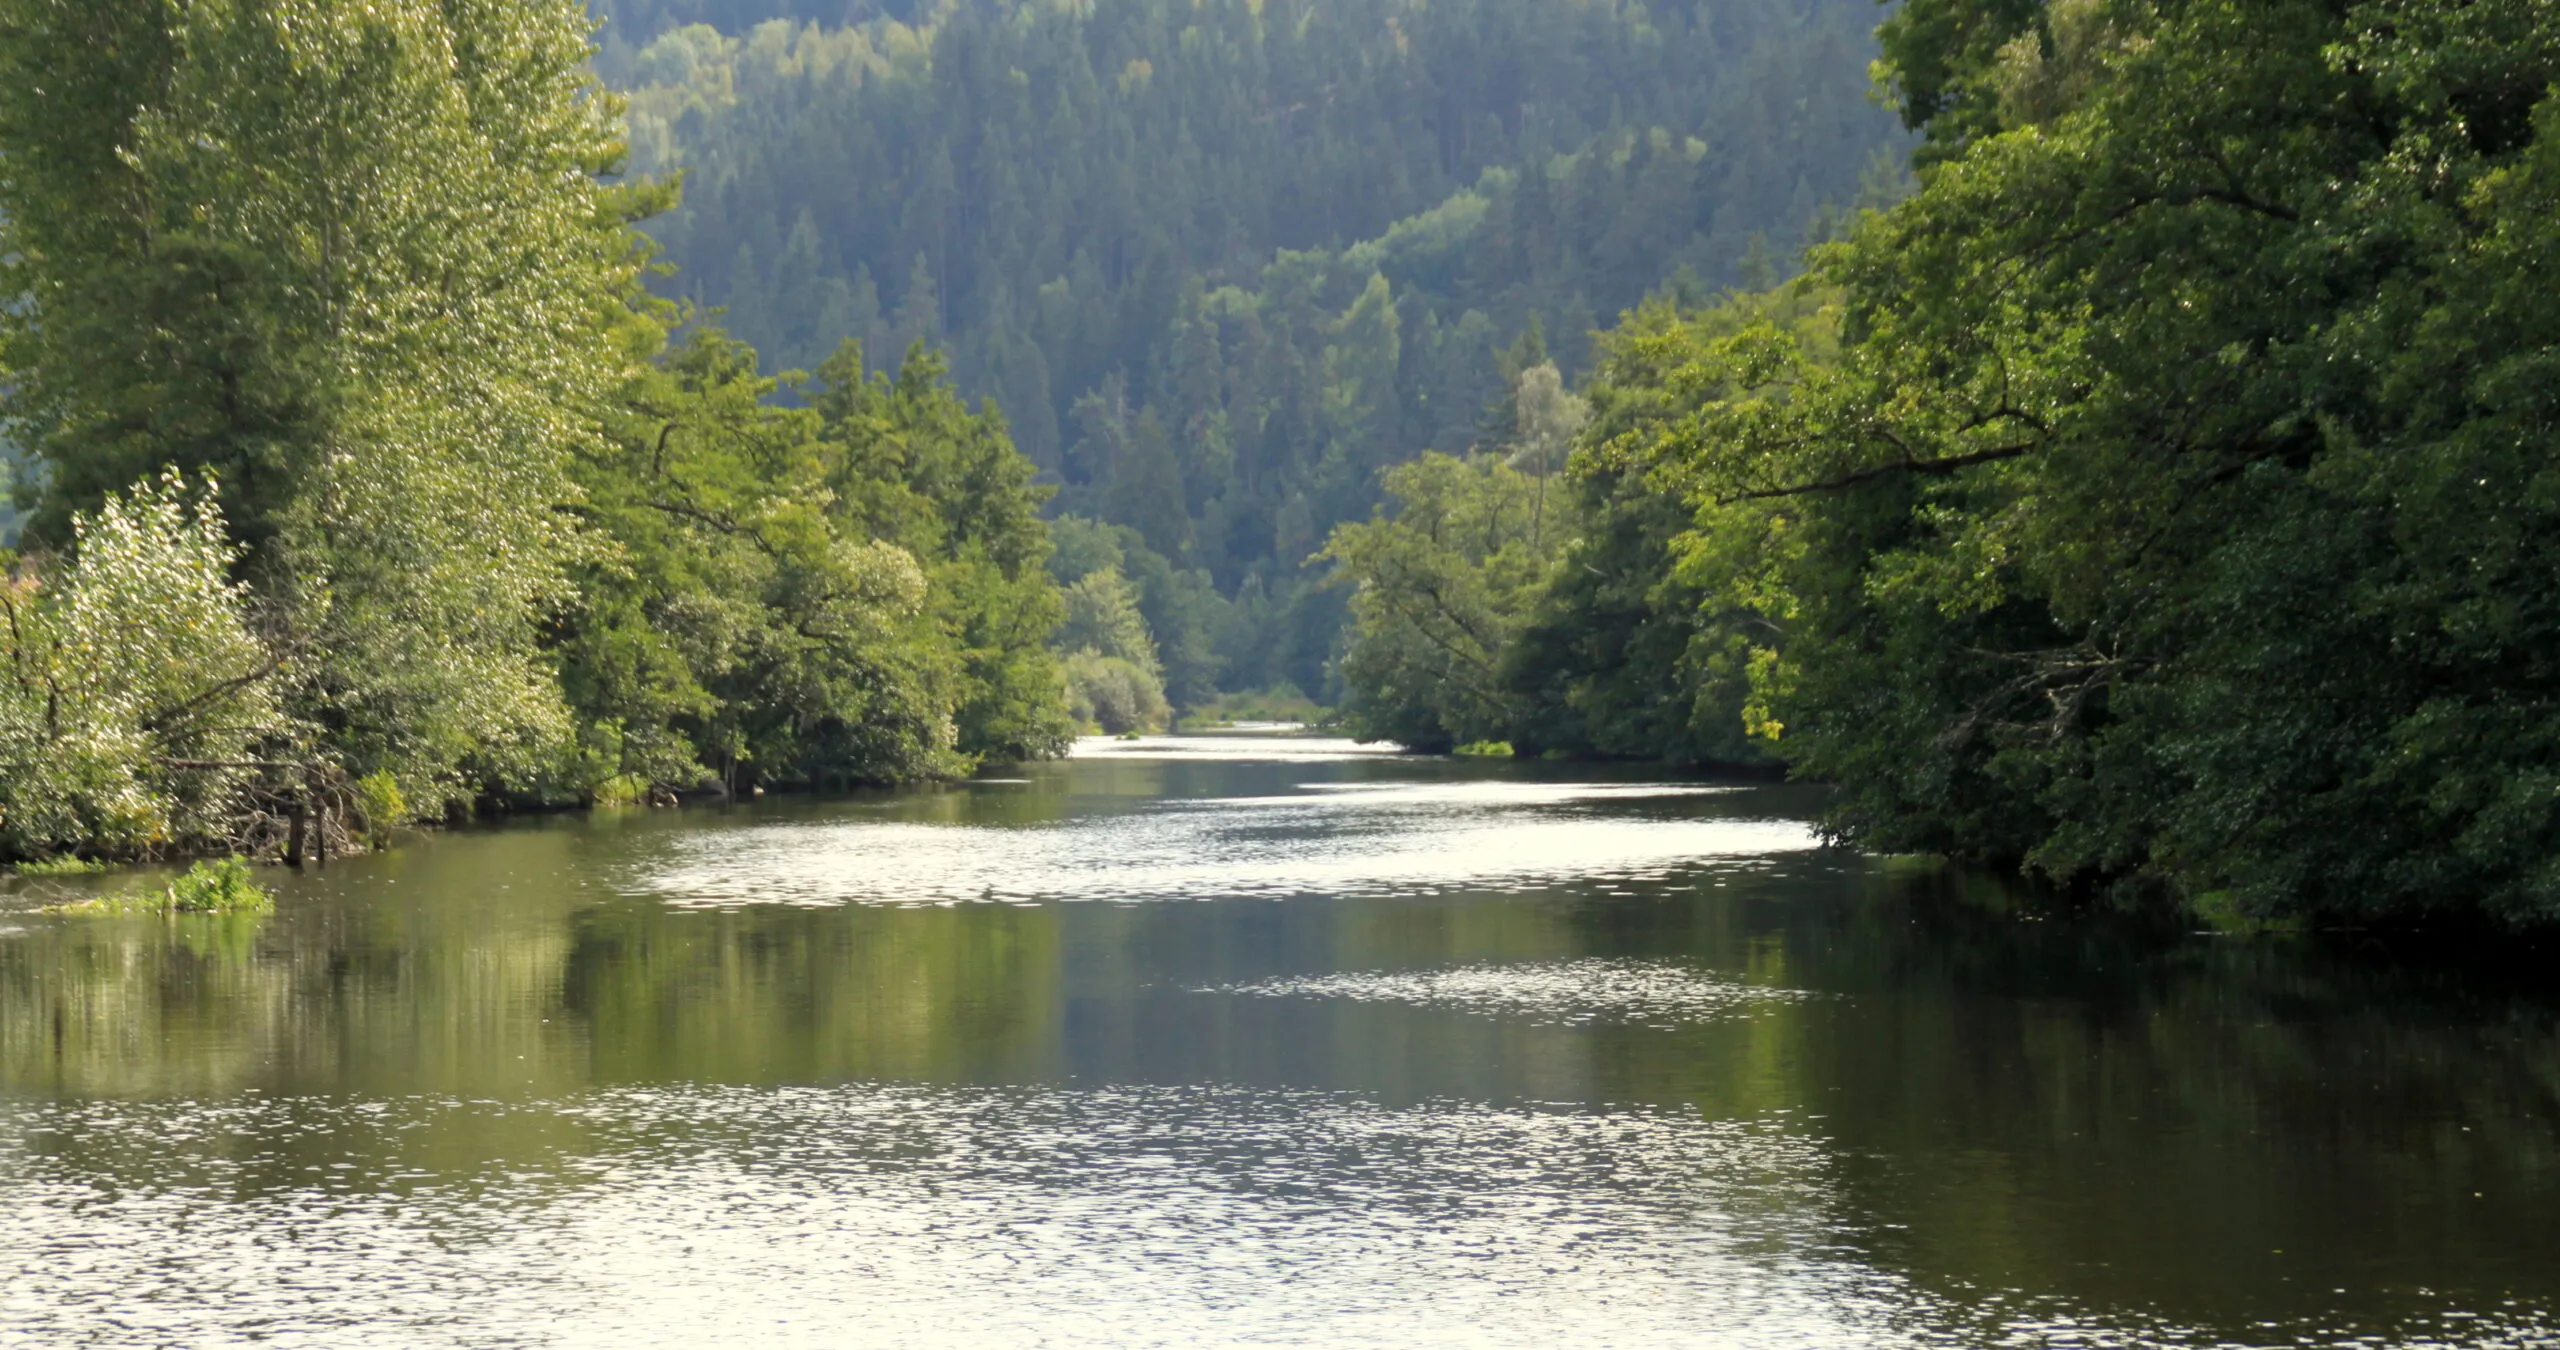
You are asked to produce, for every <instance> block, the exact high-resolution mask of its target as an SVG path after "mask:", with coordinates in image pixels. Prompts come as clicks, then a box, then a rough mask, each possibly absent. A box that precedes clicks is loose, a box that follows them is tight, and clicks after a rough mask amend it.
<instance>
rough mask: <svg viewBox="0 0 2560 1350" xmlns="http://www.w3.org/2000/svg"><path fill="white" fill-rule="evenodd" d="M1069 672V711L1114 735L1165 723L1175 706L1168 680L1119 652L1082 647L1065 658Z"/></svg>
mask: <svg viewBox="0 0 2560 1350" xmlns="http://www.w3.org/2000/svg"><path fill="white" fill-rule="evenodd" d="M1063 664H1064V666H1065V668H1066V675H1067V711H1068V712H1069V713H1070V714H1071V715H1072V716H1073V717H1074V718H1075V719H1076V721H1078V722H1080V723H1083V724H1084V725H1086V726H1098V727H1100V728H1102V730H1103V731H1104V732H1105V733H1107V734H1109V735H1113V736H1117V735H1120V734H1121V733H1123V732H1129V731H1150V730H1154V729H1155V728H1157V727H1161V726H1163V725H1165V722H1166V720H1167V719H1169V718H1171V717H1172V716H1173V709H1172V708H1171V707H1170V706H1169V705H1167V704H1166V702H1165V698H1164V682H1163V681H1162V680H1160V679H1158V678H1157V677H1156V676H1155V675H1154V674H1153V673H1152V672H1150V671H1148V670H1146V669H1144V668H1143V667H1141V666H1139V665H1137V664H1135V663H1134V662H1130V661H1124V660H1122V659H1121V658H1119V657H1116V656H1104V655H1101V654H1100V653H1097V652H1092V651H1080V652H1075V653H1072V654H1070V655H1069V656H1068V657H1067V658H1066V660H1065V661H1064V662H1063Z"/></svg>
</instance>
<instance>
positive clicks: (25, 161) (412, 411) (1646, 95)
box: [0, 0, 2560, 925]
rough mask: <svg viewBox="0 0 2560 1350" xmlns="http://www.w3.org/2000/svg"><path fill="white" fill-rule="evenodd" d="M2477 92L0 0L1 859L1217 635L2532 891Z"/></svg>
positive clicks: (2320, 883)
mask: <svg viewBox="0 0 2560 1350" xmlns="http://www.w3.org/2000/svg"><path fill="white" fill-rule="evenodd" d="M1879 17H1881V18H1882V22H1881V25H1880V26H1876V21H1877V20H1878V18H1879ZM599 22H600V23H601V26H600V27H598V26H597V25H598V23H599ZM1871 60H1872V63H1873V64H1872V67H1871V66H1870V62H1871ZM2556 85H2560V20H2555V19H2554V18H2553V17H2552V15H2551V13H2550V11H2549V9H2548V7H2547V6H2545V5H2542V4H2539V3H2537V2H2536V0H2479V2H2478V3H2473V4H2469V5H2464V6H2443V5H2438V4H2431V3H2425V2H2424V0H2353V2H2350V0H2334V2H2332V0H2049V2H2043V0H1905V3H1903V4H1902V5H1901V6H1899V7H1898V8H1895V9H1893V10H1891V11H1889V12H1886V13H1884V14H1883V15H1881V16H1879V14H1878V12H1877V11H1874V10H1872V9H1870V8H1868V7H1867V6H1866V5H1864V4H1863V3H1857V4H1852V3H1850V2H1849V0H1837V3H1834V2H1833V0H1753V3H1749V4H1711V3H1701V4H1696V5H1691V6H1686V7H1681V6H1671V7H1665V8H1663V9H1660V10H1655V9H1648V8H1644V7H1642V6H1638V5H1635V4H1632V3H1629V4H1622V5H1621V4H1610V3H1589V4H1544V3H1533V2H1532V0H1470V2H1468V3H1458V4H1447V5H1422V4H1418V3H1396V2H1395V0H1375V2H1373V3H1363V4H1342V5H1326V4H1317V3H1302V4H1290V3H1281V2H1280V0H1260V2H1258V3H1257V2H1253V0H1238V2H1237V3H1233V4H1228V3H1221V0H1201V3H1198V4H1194V5H1190V6H1173V5H1169V4H1164V3H1159V2H1158V0H1093V3H1090V4H1081V5H1072V6H1057V7H1051V6H1033V5H1012V4H984V5H974V6H962V5H945V6H940V7H932V8H928V7H922V6H918V7H912V8H909V9H904V10H896V9H884V8H880V7H878V6H876V5H873V4H868V3H860V2H858V0H804V2H800V3H787V2H786V0H768V2H767V3H751V2H750V0H659V2H658V3H648V2H647V0H623V3H619V4H616V5H612V6H607V7H605V8H604V9H602V10H601V11H600V13H599V14H598V15H597V16H593V17H591V16H589V15H587V14H586V13H584V12H582V11H581V10H580V9H579V8H577V7H576V6H574V5H570V4H566V3H545V4H525V3H521V2H520V0H394V2H393V3H388V4H384V3H375V4H368V5H359V4H354V3H351V2H347V0H293V3H282V2H281V0H273V2H270V0H221V2H218V3H214V2H209V3H202V4H198V5H193V6H189V7H187V8H185V9H183V10H170V11H161V10H157V9H148V8H140V9H134V10H130V11H128V10H121V9H118V10H111V11H109V12H105V13H91V12H90V11H89V10H88V9H86V8H85V7H74V6H70V5H67V4H63V3H60V0H0V231H5V234H0V292H5V294H6V296H7V300H6V302H5V303H0V373H5V381H6V383H5V392H6V403H5V425H0V437H5V439H6V440H7V442H8V443H9V444H11V445H13V446H18V447H23V451H22V454H23V456H24V458H25V460H26V461H27V467H26V469H25V471H24V472H22V473H20V474H19V475H18V478H19V483H18V504H19V506H20V507H21V508H22V509H23V510H24V511H25V512H26V513H27V514H26V515H25V518H24V530H25V537H24V540H23V541H22V551H21V553H20V554H19V555H18V556H17V557H16V559H15V560H14V561H13V563H12V565H11V568H10V570H9V572H8V573H7V578H6V581H5V584H0V620H5V626H0V665H4V666H5V669H0V852H5V853H7V854H9V855H12V856H18V857H32V856H41V855H46V854H50V853H56V852H62V851H67V850H79V851H85V852H92V853H109V854H119V855H125V854H133V853H140V852H153V851H169V850H186V849H195V848H208V847H226V848H246V849H251V850H267V851H277V852H284V853H288V854H298V853H300V852H301V851H303V850H304V849H306V848H319V849H329V848H344V847H354V846H359V845H360V844H361V842H362V840H363V837H364V836H365V835H366V834H367V833H368V832H372V831H376V830H378V829H379V828H380V827H381V826H382V825H384V824H386V823H389V822H393V821H397V820H402V819H407V818H412V817H418V816H435V815H439V814H444V813H448V812H451V811H456V810H467V809H469V807H470V806H471V805H472V804H474V803H478V804H480V805H484V806H485V805H500V804H508V803H518V804H520V803H528V802H561V801H576V800H595V801H605V800H627V799H636V798H639V797H643V796H652V797H663V796H666V795H670V794H680V793H684V792H690V791H703V790H715V791H723V792H732V791H745V790H752V789H753V788H754V787H756V786H757V785H773V784H802V785H812V786H819V785H826V784H831V783H838V782H901V781H913V780H922V779H932V778H939V777H948V776H951V775H955V774H960V773H965V772H967V771H969V770H970V769H971V768H972V767H973V766H975V765H976V764H979V763H982V762H987V761H994V760H1009V759H1019V758H1025V757H1036V756H1040V755H1045V754H1051V753H1055V752H1057V751H1058V750H1059V749H1060V748H1061V747H1062V746H1063V745H1064V744H1065V740H1066V738H1067V737H1068V736H1069V735H1070V734H1071V733H1072V732H1073V731H1074V730H1075V729H1077V728H1078V727H1079V726H1083V727H1095V726H1099V727H1103V728H1108V729H1112V730H1119V729H1123V728H1143V727H1157V726H1162V725H1165V724H1166V723H1167V722H1168V721H1169V720H1170V719H1171V718H1172V717H1174V716H1175V715H1177V714H1178V713H1181V712H1185V711H1193V710H1199V709H1204V708H1214V707H1217V706H1219V705H1220V704H1221V700H1222V699H1224V700H1228V701H1229V705H1230V706H1232V701H1233V700H1234V699H1236V698H1237V697H1239V696H1240V695H1243V694H1246V693H1248V692H1252V693H1254V694H1257V695H1258V696H1260V697H1262V698H1264V699H1266V700H1269V699H1276V698H1284V697H1298V696H1303V695H1315V696H1317V697H1319V698H1322V699H1325V700H1327V701H1329V702H1334V703H1336V704H1338V716H1339V717H1340V719H1341V720H1342V722H1343V724H1344V725H1346V726H1347V727H1349V728H1350V729H1351V730H1353V731H1355V732H1356V733H1358V734H1361V735H1363V736H1367V737H1372V738H1378V739H1386V740H1393V741H1397V742H1401V743H1403V744H1406V745H1408V746H1411V747H1414V748H1416V749H1422V750H1432V751H1446V750H1452V749H1457V748H1461V747H1468V748H1474V749H1478V750H1480V751H1500V750H1505V749H1507V750H1508V751H1510V752H1512V753H1515V754H1521V755H1552V756H1614V757H1638V758H1648V759H1668V760H1672V761H1676V762H1682V763H1690V764H1719V765H1725V766H1761V767H1767V768H1771V769H1777V768H1783V769H1785V770H1787V771H1790V772H1792V773H1795V774H1797V775H1799V776H1803V777H1808V778H1813V779H1818V780H1821V781H1824V782H1827V783H1830V784H1833V785H1835V787H1836V789H1837V794H1836V797H1835V799H1834V800H1835V807H1834V810H1833V813H1832V815H1831V817H1830V819H1829V826H1828V827H1829V829H1830V830H1831V831H1832V832H1833V833H1834V835H1835V836H1836V837H1837V838H1839V839H1841V840H1844V841H1847V842H1850V843H1854V844H1858V845H1861V846H1864V847H1868V848H1873V849H1878V850H1884V851H1896V852H1927V853H1937V854H1945V855H1950V856H1954V857H1959V858H1966V859H1974V860H1981V861H1986V862H1991V863H1996V864H1999V865H2003V866H2023V867H2026V868H2028V869H2030V870H2032V871H2034V872H2036V873H2038V874H2040V875H2042V876H2044V877H2046V878H2048V879H2050V880H2051V881H2053V882H2054V883H2055V884H2056V885H2058V886H2061V887H2064V888H2067V889H2070V890H2072V891H2075V892H2078V893H2080V894H2084V895H2088V896H2103V897H2110V898H2113V899H2116V900H2118V901H2122V902H2126V903H2147V904H2162V905H2176V906H2183V907H2185V908H2187V909H2190V910H2193V911H2197V912H2201V913H2203V914H2206V915H2208V916H2211V917H2214V918H2216V919H2218V920H2222V921H2226V922H2231V923H2236V924H2244V925H2245V924H2256V923H2289V922H2299V921H2309V920H2322V921H2328V920H2340V919H2345V920H2354V921H2366V920H2373V919H2378V918H2399V917H2405V916H2423V915H2462V916H2470V917H2479V916H2486V917H2490V918H2494V919H2497V920H2501V921H2507V922H2517V923H2523V922H2548V921H2551V920H2553V919H2555V918H2560V852H2555V850H2554V849H2553V847H2552V844H2551V841H2552V840H2553V839H2555V838H2560V744H2555V739H2554V738H2555V735H2560V732H2555V728H2560V607H2555V606H2560V601H2555V599H2554V597H2555V596H2560V587H2555V586H2554V584H2553V582H2554V580H2555V578H2560V553H2555V550H2556V549H2560V519H2556V518H2555V513H2560V472H2555V461H2554V457H2553V454H2552V450H2551V447H2552V446H2553V445H2554V444H2555V441H2554V431H2555V427H2554V422H2555V420H2560V404H2555V402H2554V394H2553V391H2555V390H2560V370H2555V362H2554V358H2553V355H2552V353H2553V352H2554V351H2555V350H2560V305H2555V304H2554V303H2553V302H2552V301H2551V299H2550V288H2549V286H2548V284H2547V281H2548V278H2549V276H2550V275H2551V273H2552V269H2553V266H2554V263H2555V260H2556V259H2560V224H2555V221H2560V212H2555V209H2554V208H2555V204H2560V203H2555V196H2560V162H2556V161H2555V160H2554V155H2555V153H2560V152H2556V151H2555V150H2554V146H2555V143H2560V142H2555V139H2554V137H2555V136H2556V135H2560V96H2555V95H2554V94H2553V93H2552V92H2551V91H2552V90H2553V88H2554V87H2555V86H2556ZM1879 87H1880V88H1881V89H1882V90H1883V91H1884V94H1885V96H1886V98H1885V101H1886V102H1887V103H1888V104H1889V105H1890V106H1889V107H1878V106H1876V105H1875V104H1874V103H1872V102H1870V93H1871V91H1872V90H1873V89H1875V88H1879ZM1897 114H1898V118H1899V122H1898V124H1897V121H1896V115H1897Z"/></svg>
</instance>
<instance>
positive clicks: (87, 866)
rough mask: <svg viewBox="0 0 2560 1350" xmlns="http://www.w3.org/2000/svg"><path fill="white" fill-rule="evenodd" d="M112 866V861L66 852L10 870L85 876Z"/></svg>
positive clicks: (35, 874)
mask: <svg viewBox="0 0 2560 1350" xmlns="http://www.w3.org/2000/svg"><path fill="white" fill-rule="evenodd" d="M113 866H115V864H114V863H107V862H100V861H98V860H97V859H95V858H79V857H72V856H70V855H67V854H66V855H65V856H63V857H59V858H46V859H43V860H41V861H37V862H22V863H19V864H17V865H16V866H15V867H13V868H12V869H10V870H12V871H14V872H16V873H17V874H18V875H19V876H22V877H86V876H95V875H97V874H98V873H100V872H104V871H106V870H107V869H109V868H111V867H113Z"/></svg>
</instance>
